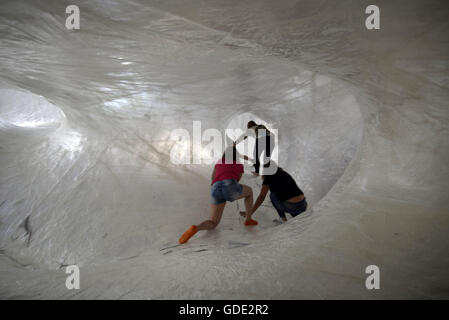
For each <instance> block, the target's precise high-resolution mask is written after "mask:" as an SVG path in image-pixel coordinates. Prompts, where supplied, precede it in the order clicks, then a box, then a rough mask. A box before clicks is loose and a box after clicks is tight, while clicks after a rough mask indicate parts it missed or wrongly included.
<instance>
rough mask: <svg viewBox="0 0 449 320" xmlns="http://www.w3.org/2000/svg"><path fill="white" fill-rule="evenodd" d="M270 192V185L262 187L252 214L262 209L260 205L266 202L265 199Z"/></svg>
mask: <svg viewBox="0 0 449 320" xmlns="http://www.w3.org/2000/svg"><path fill="white" fill-rule="evenodd" d="M268 190H270V188H269V187H268V185H267V184H263V185H262V189H260V193H259V196H258V197H257V200H256V202H255V203H254V206H253V212H252V214H254V212H256V210H257V209H258V208H259V207H260V205H261V204H262V203H263V201H264V200H265V197H266V196H267V193H268Z"/></svg>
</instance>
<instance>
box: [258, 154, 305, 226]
mask: <svg viewBox="0 0 449 320" xmlns="http://www.w3.org/2000/svg"><path fill="white" fill-rule="evenodd" d="M270 165H276V164H274V163H273V161H271V162H270V163H269V164H268V166H270ZM264 167H267V165H266V166H264ZM254 168H255V174H256V175H259V169H260V166H259V165H257V164H256V165H254ZM275 172H276V173H275V174H272V175H262V179H263V184H262V189H261V190H260V193H259V196H258V197H257V200H256V202H255V204H254V207H253V210H252V214H254V212H256V210H257V209H258V208H259V206H260V205H261V204H262V203H263V201H264V200H265V197H266V195H267V193H268V190H269V191H270V199H271V202H272V203H273V206H274V208H275V209H276V211H277V212H278V214H279V216H280V217H281V219H282V221H287V217H286V216H285V212H287V213H290V214H291V215H292V217H296V216H297V215H298V214H300V213H302V212H304V211H306V210H307V201H306V198H305V196H304V193H303V192H302V190H301V189H300V188H299V187H298V185H297V184H296V182H295V180H294V179H293V178H292V176H291V175H289V174H288V173H287V172H286V171H284V170H282V168H277V170H276V171H275Z"/></svg>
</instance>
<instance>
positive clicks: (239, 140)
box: [234, 129, 251, 146]
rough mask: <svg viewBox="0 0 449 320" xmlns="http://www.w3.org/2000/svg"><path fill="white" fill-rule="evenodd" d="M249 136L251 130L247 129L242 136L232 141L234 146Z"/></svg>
mask: <svg viewBox="0 0 449 320" xmlns="http://www.w3.org/2000/svg"><path fill="white" fill-rule="evenodd" d="M249 135H251V130H250V129H248V130H246V131H245V132H243V133H242V135H241V136H240V137H238V138H237V140H235V141H234V146H235V145H238V144H239V143H240V142H242V141H243V140H245V139H246V138H248V136H249Z"/></svg>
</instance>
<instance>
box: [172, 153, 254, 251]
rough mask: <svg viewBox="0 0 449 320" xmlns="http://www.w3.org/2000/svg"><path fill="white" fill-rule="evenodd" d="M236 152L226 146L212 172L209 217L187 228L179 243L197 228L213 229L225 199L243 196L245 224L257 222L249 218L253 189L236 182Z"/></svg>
mask: <svg viewBox="0 0 449 320" xmlns="http://www.w3.org/2000/svg"><path fill="white" fill-rule="evenodd" d="M236 153H237V150H236V148H235V146H234V147H229V148H227V149H226V151H225V153H224V154H223V157H222V158H221V160H220V161H219V162H218V163H217V164H216V165H215V167H214V171H213V172H212V188H211V206H210V212H211V217H210V219H209V220H206V221H203V222H202V223H200V224H199V225H193V226H191V227H190V228H189V229H187V231H186V232H184V234H183V235H182V236H181V238H180V239H179V243H181V244H182V243H186V242H187V241H188V240H189V239H190V238H191V237H192V236H193V235H194V234H195V233H197V232H198V231H199V230H210V229H214V228H215V227H216V226H217V225H218V223H219V222H220V220H221V216H222V214H223V210H224V208H225V205H226V201H230V202H232V201H235V200H237V199H241V198H245V209H246V212H247V213H249V214H247V215H246V221H245V225H247V226H251V225H256V224H257V221H255V220H252V219H251V215H252V207H253V190H252V189H251V188H250V187H248V186H246V185H244V184H239V183H238V182H239V181H240V178H241V177H242V174H243V165H242V164H240V163H237V161H236ZM226 159H228V161H226ZM230 159H232V161H230Z"/></svg>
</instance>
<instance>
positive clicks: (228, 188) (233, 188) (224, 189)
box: [210, 179, 243, 204]
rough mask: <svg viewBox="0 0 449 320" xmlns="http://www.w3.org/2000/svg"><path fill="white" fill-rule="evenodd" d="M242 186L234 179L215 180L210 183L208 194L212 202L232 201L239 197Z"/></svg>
mask: <svg viewBox="0 0 449 320" xmlns="http://www.w3.org/2000/svg"><path fill="white" fill-rule="evenodd" d="M242 190H243V187H242V185H241V184H239V183H238V182H237V181H236V180H234V179H227V180H222V181H217V182H215V183H214V184H213V185H212V188H211V191H210V196H211V203H212V204H220V203H223V202H226V201H230V202H232V201H234V200H237V199H238V198H240V195H241V194H242Z"/></svg>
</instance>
